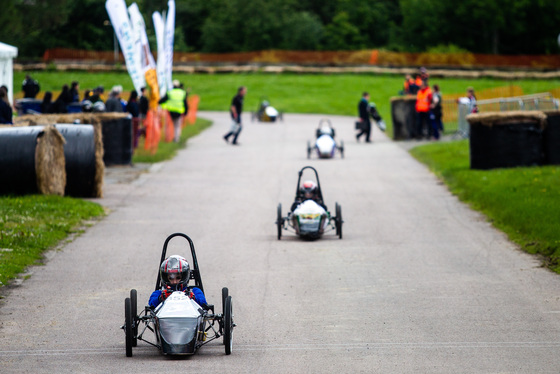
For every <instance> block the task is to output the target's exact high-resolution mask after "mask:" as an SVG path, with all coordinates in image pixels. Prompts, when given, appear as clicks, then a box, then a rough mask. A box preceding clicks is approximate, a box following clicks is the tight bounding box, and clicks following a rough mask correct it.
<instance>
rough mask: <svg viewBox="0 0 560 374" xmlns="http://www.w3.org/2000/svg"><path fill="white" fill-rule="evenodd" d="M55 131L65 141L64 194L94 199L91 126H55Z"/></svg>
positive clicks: (93, 154) (94, 161)
mask: <svg viewBox="0 0 560 374" xmlns="http://www.w3.org/2000/svg"><path fill="white" fill-rule="evenodd" d="M56 129H57V130H58V131H59V132H60V133H61V134H62V136H63V137H64V139H65V140H66V144H65V146H64V158H65V160H66V189H65V194H66V195H69V196H76V197H95V191H96V186H95V175H96V160H95V140H94V138H95V136H94V128H93V126H92V125H74V124H57V125H56Z"/></svg>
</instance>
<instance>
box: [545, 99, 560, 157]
mask: <svg viewBox="0 0 560 374" xmlns="http://www.w3.org/2000/svg"><path fill="white" fill-rule="evenodd" d="M544 113H545V114H546V127H545V129H544V133H543V143H544V144H543V147H544V159H545V163H546V164H549V165H560V111H558V110H554V111H546V112H544Z"/></svg>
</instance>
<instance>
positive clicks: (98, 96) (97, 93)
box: [89, 86, 105, 104]
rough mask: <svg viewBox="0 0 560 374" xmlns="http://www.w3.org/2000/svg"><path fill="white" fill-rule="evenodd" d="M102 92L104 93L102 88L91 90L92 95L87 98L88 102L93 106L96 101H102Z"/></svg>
mask: <svg viewBox="0 0 560 374" xmlns="http://www.w3.org/2000/svg"><path fill="white" fill-rule="evenodd" d="M103 92H105V90H104V89H103V86H97V87H95V88H94V89H93V93H92V94H91V96H90V97H89V101H91V102H92V104H95V103H97V102H98V101H103Z"/></svg>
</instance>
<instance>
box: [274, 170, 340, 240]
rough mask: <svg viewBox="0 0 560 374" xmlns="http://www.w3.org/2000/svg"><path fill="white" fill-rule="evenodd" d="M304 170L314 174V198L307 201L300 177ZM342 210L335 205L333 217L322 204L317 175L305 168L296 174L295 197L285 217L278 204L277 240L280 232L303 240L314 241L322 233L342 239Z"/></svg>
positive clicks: (280, 205) (280, 236)
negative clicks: (285, 232) (334, 233)
mask: <svg viewBox="0 0 560 374" xmlns="http://www.w3.org/2000/svg"><path fill="white" fill-rule="evenodd" d="M305 170H310V171H312V172H313V173H314V178H315V180H316V189H317V191H316V198H315V199H307V198H306V197H305V196H304V195H303V193H302V190H303V189H304V188H302V187H303V184H302V175H303V172H304V171H305ZM343 222H344V221H343V220H342V208H341V207H340V205H339V204H338V203H335V215H334V216H333V215H332V214H331V213H330V212H329V211H328V210H327V208H326V206H325V205H324V203H323V193H322V191H321V184H320V183H319V174H318V173H317V170H315V169H314V168H313V167H311V166H305V167H304V168H302V169H301V170H300V171H299V172H298V182H297V187H296V197H295V201H294V203H293V204H292V207H291V209H290V211H289V212H288V215H287V216H283V215H282V204H278V209H277V217H276V227H277V230H278V240H280V239H281V238H282V231H284V230H289V231H294V232H295V233H296V235H298V236H299V237H300V238H303V239H309V240H315V239H318V238H320V237H321V236H323V234H324V233H326V232H329V231H335V232H336V235H337V236H338V237H339V239H342V223H343Z"/></svg>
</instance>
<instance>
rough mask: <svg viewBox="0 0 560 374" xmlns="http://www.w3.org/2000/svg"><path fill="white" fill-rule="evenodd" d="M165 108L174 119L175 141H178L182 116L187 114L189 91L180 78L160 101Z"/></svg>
mask: <svg viewBox="0 0 560 374" xmlns="http://www.w3.org/2000/svg"><path fill="white" fill-rule="evenodd" d="M159 103H160V104H161V107H162V108H163V109H167V110H168V111H169V114H170V115H171V119H172V120H173V127H174V129H175V136H174V138H173V141H174V142H176V143H178V142H179V140H180V139H181V122H182V121H181V116H182V115H183V114H187V112H188V105H187V92H186V91H185V90H184V89H183V84H182V83H181V82H179V81H178V80H174V81H173V89H172V90H170V91H167V93H166V94H165V96H164V97H162V98H161V100H160V101H159Z"/></svg>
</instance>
